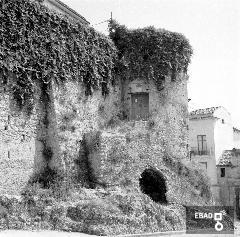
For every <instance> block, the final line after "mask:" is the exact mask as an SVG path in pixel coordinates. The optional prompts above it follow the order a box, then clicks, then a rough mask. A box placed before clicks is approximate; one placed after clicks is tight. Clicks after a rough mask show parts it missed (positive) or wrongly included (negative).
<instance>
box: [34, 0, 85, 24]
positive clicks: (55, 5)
mask: <svg viewBox="0 0 240 237" xmlns="http://www.w3.org/2000/svg"><path fill="white" fill-rule="evenodd" d="M38 1H39V2H40V3H41V4H43V5H44V6H46V7H47V8H49V9H51V10H53V11H55V12H57V13H60V14H62V15H65V16H68V17H69V18H71V19H73V20H75V21H78V22H81V23H82V24H85V25H87V24H89V22H88V21H87V20H86V19H85V18H84V17H83V16H81V15H80V14H79V13H78V12H76V11H75V10H73V9H72V8H70V7H69V6H68V5H66V4H65V3H63V2H62V1H60V0H38Z"/></svg>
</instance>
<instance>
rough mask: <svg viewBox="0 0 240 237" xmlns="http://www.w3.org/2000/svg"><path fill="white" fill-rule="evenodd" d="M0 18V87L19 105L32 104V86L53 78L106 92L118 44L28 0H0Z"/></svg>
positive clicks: (45, 83) (57, 80)
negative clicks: (10, 94)
mask: <svg viewBox="0 0 240 237" xmlns="http://www.w3.org/2000/svg"><path fill="white" fill-rule="evenodd" d="M0 22H1V24H0V78H1V80H2V81H1V82H2V84H1V85H2V86H3V85H5V86H8V88H9V89H10V91H11V92H12V94H13V98H14V99H15V101H16V102H17V104H18V106H19V107H20V108H22V107H23V106H24V105H26V104H30V105H32V104H33V103H34V100H33V95H34V91H35V86H36V85H40V86H41V85H50V82H51V81H53V80H54V81H55V82H56V83H58V84H60V83H62V82H64V81H67V80H75V81H81V82H83V84H84V85H85V88H86V94H87V95H90V94H92V92H93V90H94V89H102V93H103V94H107V93H108V84H109V83H110V82H112V81H113V69H114V60H115V58H116V48H115V46H114V44H113V42H112V41H111V40H109V39H108V38H107V37H106V36H104V35H102V34H100V33H97V32H96V31H95V30H94V29H93V28H91V27H88V26H84V25H82V24H81V23H77V22H74V21H72V20H70V19H68V18H66V17H63V16H61V15H59V14H54V13H52V12H50V11H49V10H48V9H47V8H45V7H44V6H42V5H41V4H39V3H32V2H30V1H28V0H7V1H4V0H0ZM41 88H47V87H46V86H41Z"/></svg>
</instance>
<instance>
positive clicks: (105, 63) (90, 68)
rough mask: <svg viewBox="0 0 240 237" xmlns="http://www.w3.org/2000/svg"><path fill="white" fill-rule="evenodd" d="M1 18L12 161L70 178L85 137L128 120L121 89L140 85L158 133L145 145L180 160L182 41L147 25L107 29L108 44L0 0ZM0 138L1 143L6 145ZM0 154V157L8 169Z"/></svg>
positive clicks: (185, 53) (127, 101) (186, 56)
mask: <svg viewBox="0 0 240 237" xmlns="http://www.w3.org/2000/svg"><path fill="white" fill-rule="evenodd" d="M0 21H1V23H2V24H1V26H0V30H1V36H0V79H1V89H2V90H1V96H2V97H1V105H3V107H4V111H5V112H3V113H2V114H1V116H0V119H1V120H2V122H1V124H0V125H1V126H2V130H1V133H3V134H5V133H6V131H5V125H4V124H5V123H8V120H9V119H8V116H9V115H10V116H11V114H12V113H13V114H15V117H16V119H15V120H14V122H12V127H11V129H9V136H10V137H11V139H10V140H9V143H8V144H9V145H10V146H8V147H13V150H14V153H13V154H15V155H14V156H11V158H10V159H12V157H16V158H17V160H19V159H20V160H21V159H22V160H24V159H26V158H27V157H29V160H30V161H31V164H32V163H33V161H34V168H33V171H34V172H35V174H36V173H42V172H43V171H44V170H45V169H46V168H48V167H50V168H51V169H54V170H57V171H58V173H60V174H65V175H70V176H76V175H78V174H79V170H78V169H79V168H80V167H79V161H80V162H81V159H80V157H79V156H80V153H81V149H82V144H81V143H82V141H83V137H84V134H86V133H89V132H95V131H99V130H108V129H109V127H114V125H115V123H122V121H120V120H123V119H127V118H130V115H131V93H129V88H130V87H132V83H133V82H134V81H138V80H139V81H141V83H143V84H144V85H146V87H148V88H149V91H148V92H149V96H150V97H149V98H150V104H149V106H150V121H149V123H150V125H149V126H150V127H152V126H153V127H154V128H155V129H156V130H157V131H156V133H155V134H156V136H158V138H156V141H158V142H157V144H155V143H153V144H152V145H153V146H156V147H157V149H160V150H164V152H165V151H167V154H168V155H172V156H177V157H178V158H184V157H186V155H187V147H186V144H187V124H186V117H187V86H186V84H187V74H186V72H187V67H188V64H189V62H190V56H191V54H192V49H191V46H190V45H189V43H188V41H187V40H186V39H185V37H183V36H182V35H181V34H177V33H172V32H168V31H165V30H156V29H154V28H151V27H150V28H146V29H141V30H130V31H129V30H127V29H126V28H125V27H124V26H119V25H117V24H115V23H114V22H111V24H110V37H111V39H112V40H111V39H110V38H108V37H106V36H104V35H101V34H99V33H97V32H96V31H95V30H94V29H92V28H89V27H88V26H83V25H81V24H80V23H76V22H72V21H71V20H70V19H67V18H63V17H61V16H59V15H55V14H53V13H52V12H50V11H49V10H48V9H47V8H45V7H44V6H42V5H40V4H38V3H32V2H29V1H28V0H16V1H13V0H9V1H3V0H0ZM139 40H140V41H139ZM125 122H126V123H127V122H128V121H127V120H124V123H125ZM13 127H15V128H17V129H18V134H17V135H16V136H15V135H14V129H12V128H13ZM20 128H22V130H21V129H20ZM23 131H24V132H25V133H27V134H26V136H25V138H24V139H26V137H27V138H28V140H27V141H28V142H27V143H24V142H23V141H22V140H24V139H23V137H24V136H23V135H24V134H22V133H23ZM3 137H4V136H3ZM15 138H17V139H18V142H16V141H14V139H15ZM21 139H22V140H21ZM159 139H160V140H159ZM6 141H7V140H6V139H5V138H4V139H3V140H2V141H1V142H0V145H1V146H2V147H7V146H6ZM16 144H19V146H18V147H17V148H16ZM4 149H5V148H4ZM4 149H2V151H1V153H0V157H1V159H5V161H6V162H7V163H8V160H7V159H9V152H8V151H5V150H4ZM30 149H31V152H29V154H28V153H27V152H28V151H30ZM17 151H22V153H21V154H20V153H19V154H18V153H17ZM6 154H7V155H6ZM95 157H96V159H97V156H95ZM94 159H95V158H94ZM11 162H12V161H11ZM7 163H6V164H7ZM93 163H94V162H93ZM95 163H97V162H95ZM32 166H33V165H32ZM32 166H31V167H32ZM29 167H30V166H29ZM113 172H114V171H113ZM29 173H30V172H26V174H27V175H29ZM80 175H81V173H80ZM19 180H23V179H19ZM18 185H19V184H18ZM21 185H22V184H21Z"/></svg>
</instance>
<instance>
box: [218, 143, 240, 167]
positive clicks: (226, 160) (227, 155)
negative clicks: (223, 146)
mask: <svg viewBox="0 0 240 237" xmlns="http://www.w3.org/2000/svg"><path fill="white" fill-rule="evenodd" d="M239 155H240V149H235V148H233V149H232V150H225V151H223V153H222V155H221V157H220V160H219V162H218V164H217V166H230V167H233V164H232V162H231V159H232V158H234V157H236V156H239Z"/></svg>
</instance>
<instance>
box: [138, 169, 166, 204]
mask: <svg viewBox="0 0 240 237" xmlns="http://www.w3.org/2000/svg"><path fill="white" fill-rule="evenodd" d="M139 185H140V188H141V191H142V192H143V193H145V194H147V195H148V196H149V197H150V198H151V199H152V200H153V201H155V202H158V203H161V204H167V198H166V192H167V187H166V181H165V178H164V176H163V174H162V173H161V172H160V171H158V170H157V169H154V168H148V169H145V170H144V171H143V173H142V174H141V178H140V179H139Z"/></svg>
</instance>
